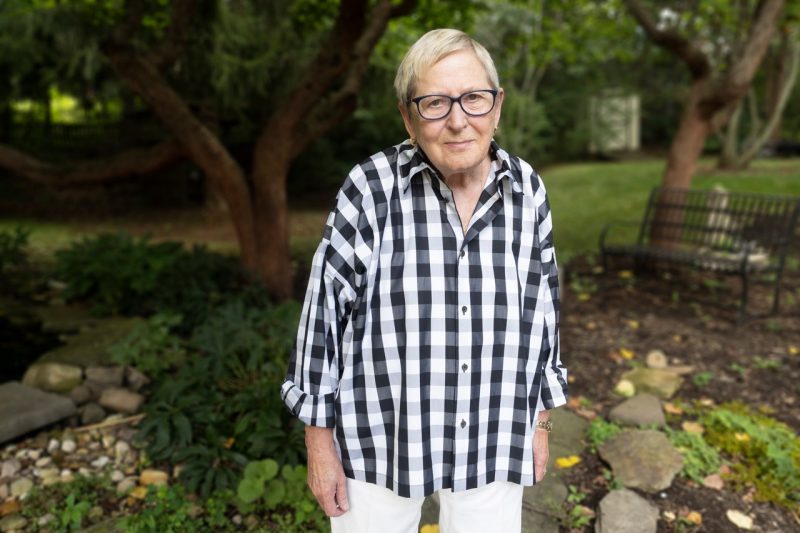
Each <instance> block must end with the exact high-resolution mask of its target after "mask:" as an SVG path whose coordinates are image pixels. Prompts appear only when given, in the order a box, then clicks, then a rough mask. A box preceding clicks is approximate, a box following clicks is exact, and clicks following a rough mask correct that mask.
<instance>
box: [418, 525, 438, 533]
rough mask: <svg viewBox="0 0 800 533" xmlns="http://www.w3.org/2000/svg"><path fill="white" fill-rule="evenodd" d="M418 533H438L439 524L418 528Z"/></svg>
mask: <svg viewBox="0 0 800 533" xmlns="http://www.w3.org/2000/svg"><path fill="white" fill-rule="evenodd" d="M419 533H439V524H424V525H423V526H422V527H420V528H419Z"/></svg>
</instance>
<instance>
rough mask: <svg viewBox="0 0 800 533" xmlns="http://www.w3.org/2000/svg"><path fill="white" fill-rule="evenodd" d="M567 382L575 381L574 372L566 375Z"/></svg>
mask: <svg viewBox="0 0 800 533" xmlns="http://www.w3.org/2000/svg"><path fill="white" fill-rule="evenodd" d="M567 383H575V375H574V374H569V375H568V376H567Z"/></svg>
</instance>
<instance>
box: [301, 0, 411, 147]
mask: <svg viewBox="0 0 800 533" xmlns="http://www.w3.org/2000/svg"><path fill="white" fill-rule="evenodd" d="M415 6H416V0H404V1H403V2H402V3H401V4H397V5H394V6H393V5H392V4H391V2H389V1H388V0H383V1H381V2H379V3H378V4H376V5H375V7H374V8H373V9H372V10H371V11H370V13H369V16H368V17H367V19H368V20H369V22H368V24H367V26H366V27H364V29H363V33H362V34H361V35H360V36H359V38H358V40H357V41H356V42H355V44H354V46H353V49H352V51H351V53H350V54H349V62H348V63H349V65H348V66H347V70H346V72H345V74H344V80H343V81H342V84H341V86H340V87H339V89H338V90H336V91H335V92H333V93H331V94H330V95H329V96H328V97H327V98H325V99H324V100H322V101H317V102H316V104H315V105H314V106H313V107H312V109H311V115H310V118H308V117H307V118H306V119H305V120H303V121H302V122H301V123H299V124H298V130H297V132H296V141H295V144H294V146H293V147H292V151H293V154H294V155H298V154H299V153H300V152H302V151H303V149H304V148H305V147H306V146H307V145H308V144H309V143H310V142H311V141H313V140H314V139H316V138H318V137H320V136H321V135H324V134H325V133H326V132H327V131H329V130H330V129H331V128H333V127H334V126H336V125H337V124H339V123H340V122H341V121H342V120H344V119H345V118H346V117H347V116H348V115H349V114H350V113H352V112H353V111H354V110H355V108H356V104H357V95H358V90H359V88H360V87H361V83H362V81H363V79H364V76H365V75H366V72H367V69H368V68H369V58H370V56H371V54H372V50H374V49H375V46H376V44H377V42H378V40H379V39H380V37H381V35H383V33H384V32H385V31H386V26H387V24H388V23H389V20H391V19H392V18H394V17H399V16H404V15H405V14H407V13H410V12H411V11H412V10H413V9H414V7H415Z"/></svg>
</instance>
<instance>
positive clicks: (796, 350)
mask: <svg viewBox="0 0 800 533" xmlns="http://www.w3.org/2000/svg"><path fill="white" fill-rule="evenodd" d="M788 351H789V355H797V354H799V353H800V348H798V347H797V346H789V348H788Z"/></svg>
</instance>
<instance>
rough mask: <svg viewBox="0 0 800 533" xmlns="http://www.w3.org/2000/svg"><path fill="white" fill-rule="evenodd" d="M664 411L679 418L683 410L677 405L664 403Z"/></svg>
mask: <svg viewBox="0 0 800 533" xmlns="http://www.w3.org/2000/svg"><path fill="white" fill-rule="evenodd" d="M664 411H666V412H667V413H669V414H671V415H677V416H680V415H682V414H683V409H681V408H680V407H678V406H677V405H675V404H673V403H670V402H665V403H664Z"/></svg>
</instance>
